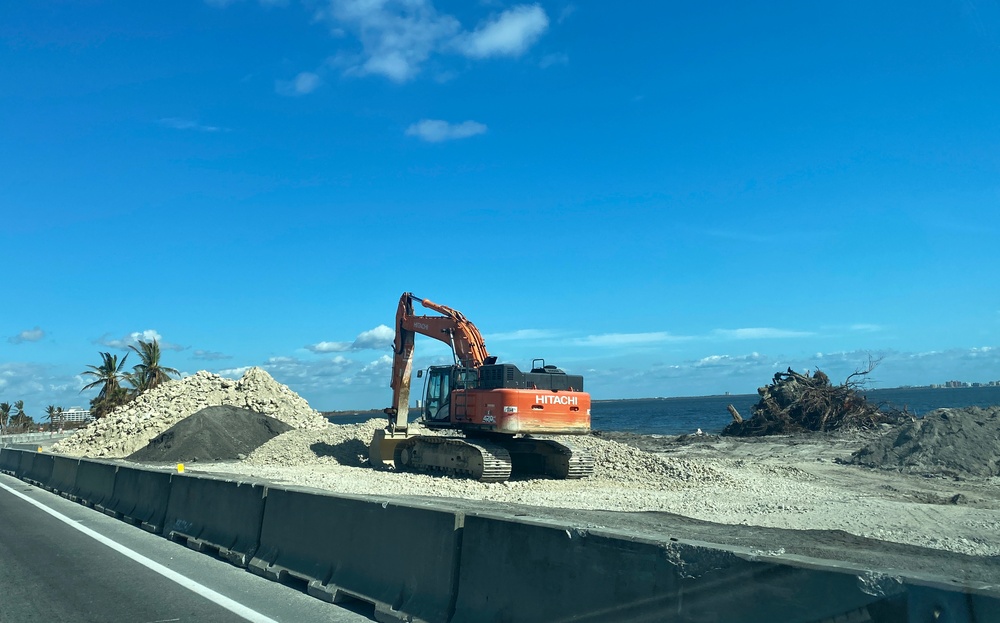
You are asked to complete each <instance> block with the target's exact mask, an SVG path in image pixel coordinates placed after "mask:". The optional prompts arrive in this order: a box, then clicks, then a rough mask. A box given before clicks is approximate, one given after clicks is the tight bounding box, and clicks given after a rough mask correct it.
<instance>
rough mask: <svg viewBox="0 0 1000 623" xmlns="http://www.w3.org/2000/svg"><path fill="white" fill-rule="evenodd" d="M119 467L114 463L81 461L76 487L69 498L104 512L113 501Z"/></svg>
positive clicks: (77, 472)
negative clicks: (105, 507)
mask: <svg viewBox="0 0 1000 623" xmlns="http://www.w3.org/2000/svg"><path fill="white" fill-rule="evenodd" d="M117 471H118V466H117V465H115V464H114V463H102V462H100V461H91V460H89V459H80V465H79V467H78V468H77V471H76V486H74V487H73V491H72V492H71V493H70V494H69V496H68V497H69V498H70V499H71V500H74V501H76V502H80V503H81V504H86V505H87V506H93V507H95V508H97V509H98V510H101V511H103V510H104V505H105V504H107V503H108V502H109V501H110V500H111V496H112V495H113V494H114V492H115V473H116V472H117Z"/></svg>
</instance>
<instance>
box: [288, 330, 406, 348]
mask: <svg viewBox="0 0 1000 623" xmlns="http://www.w3.org/2000/svg"><path fill="white" fill-rule="evenodd" d="M395 337H396V332H395V331H393V330H392V329H391V328H389V327H387V326H385V325H384V324H380V325H379V326H377V327H375V328H374V329H371V330H368V331H363V332H361V333H359V334H358V336H357V337H356V338H354V341H353V342H318V343H316V344H312V345H309V346H306V348H307V349H309V350H311V351H312V352H314V353H343V352H348V351H358V350H379V349H384V348H390V347H391V346H392V341H393V339H394V338H395Z"/></svg>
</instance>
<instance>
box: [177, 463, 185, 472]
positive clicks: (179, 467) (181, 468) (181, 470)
mask: <svg viewBox="0 0 1000 623" xmlns="http://www.w3.org/2000/svg"><path fill="white" fill-rule="evenodd" d="M177 473H178V474H183V473H184V464H183V463H178V464H177Z"/></svg>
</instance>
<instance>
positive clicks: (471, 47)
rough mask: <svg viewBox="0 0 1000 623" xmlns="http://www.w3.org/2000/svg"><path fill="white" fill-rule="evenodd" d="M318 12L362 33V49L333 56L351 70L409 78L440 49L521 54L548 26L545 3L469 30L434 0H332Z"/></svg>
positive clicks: (334, 28)
mask: <svg viewBox="0 0 1000 623" xmlns="http://www.w3.org/2000/svg"><path fill="white" fill-rule="evenodd" d="M316 18H317V19H319V20H322V21H325V22H327V23H328V24H329V26H330V32H331V35H333V36H334V37H338V38H340V37H343V36H344V34H345V33H346V32H350V33H352V34H354V35H355V36H357V38H358V40H359V41H360V43H361V51H360V52H359V53H355V54H349V53H343V52H342V53H340V54H338V55H336V56H335V57H334V58H333V59H332V63H333V64H335V65H341V66H344V67H345V73H347V74H349V75H357V76H365V75H379V76H383V77H385V78H388V79H389V80H392V81H393V82H406V81H408V80H411V79H413V78H414V77H415V76H416V75H417V74H419V73H420V71H421V69H422V67H423V65H424V64H425V63H426V62H427V61H428V60H429V59H430V58H431V57H432V56H433V55H434V54H437V53H443V52H458V53H459V54H462V55H464V56H467V57H469V58H477V59H478V58H488V57H493V56H520V55H522V54H523V53H524V52H526V51H527V50H528V48H530V47H531V46H532V45H533V44H534V43H535V42H536V41H537V40H538V39H539V37H541V36H542V34H544V32H545V31H546V30H547V29H548V25H549V18H548V16H547V15H546V14H545V11H544V10H543V9H542V7H541V6H539V5H537V4H533V5H518V6H514V7H511V8H510V9H508V10H506V11H504V12H502V13H500V14H499V15H498V16H496V17H495V18H493V19H490V20H487V21H486V22H484V23H482V24H480V26H479V27H478V28H476V30H474V31H471V32H470V31H465V30H463V28H462V24H461V23H460V22H459V21H458V19H456V18H455V17H454V16H452V15H447V14H442V13H438V11H437V10H436V9H435V8H434V6H433V4H432V3H431V2H430V0H328V2H327V3H326V4H325V5H324V8H323V9H321V10H320V11H318V12H317V13H316Z"/></svg>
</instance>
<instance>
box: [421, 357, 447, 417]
mask: <svg viewBox="0 0 1000 623" xmlns="http://www.w3.org/2000/svg"><path fill="white" fill-rule="evenodd" d="M451 371H452V366H431V367H430V368H428V369H427V378H426V379H425V380H424V383H425V385H426V392H425V393H424V408H423V412H422V413H423V416H424V419H425V420H430V421H432V422H446V421H447V420H448V416H449V412H450V409H449V407H450V406H451Z"/></svg>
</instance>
